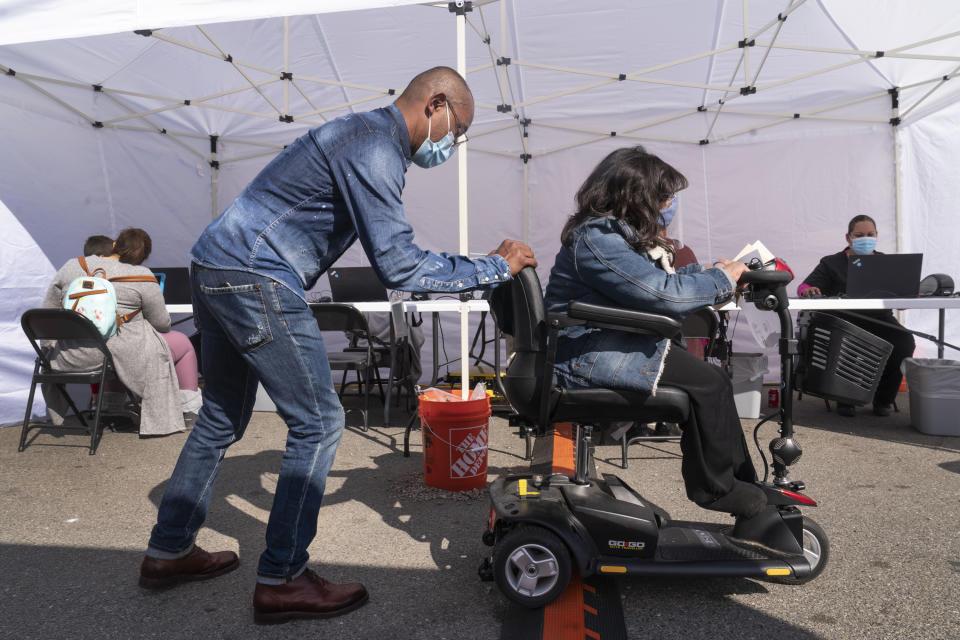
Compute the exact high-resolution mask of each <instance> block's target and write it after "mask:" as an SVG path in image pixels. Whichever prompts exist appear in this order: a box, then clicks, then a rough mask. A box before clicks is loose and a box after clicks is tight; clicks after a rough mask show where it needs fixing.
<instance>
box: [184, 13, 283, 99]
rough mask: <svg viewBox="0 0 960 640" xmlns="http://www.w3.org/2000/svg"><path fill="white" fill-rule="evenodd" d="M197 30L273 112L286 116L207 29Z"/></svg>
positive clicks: (199, 27) (198, 26)
mask: <svg viewBox="0 0 960 640" xmlns="http://www.w3.org/2000/svg"><path fill="white" fill-rule="evenodd" d="M197 29H199V30H200V33H202V34H203V36H204V37H205V38H206V39H207V40H209V41H210V44H212V45H213V46H214V48H215V49H216V50H217V51H219V52H220V54H221V55H222V56H223V59H224V60H226V61H227V62H229V63H230V65H231V66H232V67H233V68H234V69H236V70H237V73H239V74H240V75H241V76H243V79H244V80H246V81H247V82H248V83H249V84H250V86H251V87H253V88H254V89H255V90H256V92H257V93H259V94H260V97H261V98H263V99H264V100H265V101H266V102H267V104H269V105H270V106H271V107H273V110H274V111H276V112H277V113H278V114H279V115H281V116H282V115H284V112H283V111H281V110H280V107H278V106H277V105H276V104H274V102H273V100H271V99H270V98H268V97H267V94H265V93H264V92H263V91H261V89H260V87H259V86H257V83H256V82H254V81H253V80H252V79H251V78H250V76H248V75H247V73H246V72H245V71H244V70H243V69H241V68H240V66H239V65H238V64H237V63H236V62H234V60H233V56H231V55H230V54H229V53H227V52H226V51H224V50H223V49H222V48H221V47H220V45H218V44H217V43H216V41H215V40H214V39H213V37H212V36H211V35H210V34H209V33H207V30H206V29H204V28H203V27H201V26H200V25H197Z"/></svg>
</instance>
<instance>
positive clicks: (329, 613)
mask: <svg viewBox="0 0 960 640" xmlns="http://www.w3.org/2000/svg"><path fill="white" fill-rule="evenodd" d="M368 599H369V596H368V595H367V589H366V587H364V586H363V585H362V584H360V583H359V582H350V583H348V584H334V583H333V582H327V581H326V580H324V579H323V578H321V577H320V576H318V575H317V574H316V573H314V572H313V571H311V570H310V569H307V570H306V571H304V572H303V573H302V574H300V576H299V577H298V578H297V579H296V580H293V581H291V582H288V583H286V584H261V583H259V582H258V583H257V588H256V589H255V590H254V592H253V621H254V622H256V623H257V624H278V623H281V622H287V621H288V620H294V619H299V618H332V617H334V616H339V615H341V614H344V613H347V612H349V611H353V610H354V609H357V608H359V607H361V606H363V605H364V604H366V602H367V600H368Z"/></svg>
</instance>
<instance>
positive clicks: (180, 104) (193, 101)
mask: <svg viewBox="0 0 960 640" xmlns="http://www.w3.org/2000/svg"><path fill="white" fill-rule="evenodd" d="M274 82H280V78H270V79H269V80H264V81H262V82H260V83H259V84H260V86H264V85H268V84H273V83H274ZM249 90H250V87H240V88H239V89H228V90H226V91H221V92H219V93H214V94H211V95H208V96H203V97H202V98H193V99H191V100H190V105H193V106H201V105H202V104H203V103H204V102H207V101H208V100H215V99H216V98H222V97H223V96H228V95H231V94H234V93H241V92H243V91H249ZM104 91H105V92H113V93H120V94H125V95H130V93H129V92H123V91H118V90H116V89H106V88H105V89H104ZM134 95H135V94H134ZM147 97H151V96H147ZM157 99H158V100H171V101H173V102H174V104H168V105H166V106H163V107H157V108H156V109H149V110H147V111H139V112H136V113H133V114H131V115H128V116H122V117H119V118H113V119H111V120H105V121H104V124H114V123H117V122H122V121H124V120H131V119H133V118H138V117H140V116H149V115H153V114H155V113H160V112H162V111H169V110H170V109H179V108H180V107H186V106H189V105H188V104H187V103H186V102H185V101H184V100H181V99H179V98H157ZM241 113H247V114H249V115H264V114H257V113H254V112H241ZM265 116H266V117H268V118H270V119H271V120H273V119H274V116H275V114H265Z"/></svg>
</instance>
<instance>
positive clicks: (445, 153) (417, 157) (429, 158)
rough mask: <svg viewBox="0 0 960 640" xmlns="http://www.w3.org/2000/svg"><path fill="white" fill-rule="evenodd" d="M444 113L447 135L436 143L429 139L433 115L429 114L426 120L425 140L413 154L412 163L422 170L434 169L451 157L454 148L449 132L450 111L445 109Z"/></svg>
mask: <svg viewBox="0 0 960 640" xmlns="http://www.w3.org/2000/svg"><path fill="white" fill-rule="evenodd" d="M444 111H446V112H447V135H445V136H443V137H442V138H440V139H439V140H437V141H436V142H434V141H433V140H431V139H430V128H431V127H432V126H433V115H432V114H431V116H430V119H429V120H427V138H426V139H425V140H424V141H423V144H421V145H420V148H419V149H417V152H416V153H415V154H413V162H414V163H415V164H416V165H417V166H418V167H423V168H424V169H430V168H431V167H436V166H437V165H441V164H443V163H444V162H446V161H447V160H448V159H449V158H450V156H452V155H453V151H454V149H455V148H456V147H455V146H454V144H453V140H454V135H453V131H451V130H450V109H449V108H447V109H444ZM434 113H436V112H434Z"/></svg>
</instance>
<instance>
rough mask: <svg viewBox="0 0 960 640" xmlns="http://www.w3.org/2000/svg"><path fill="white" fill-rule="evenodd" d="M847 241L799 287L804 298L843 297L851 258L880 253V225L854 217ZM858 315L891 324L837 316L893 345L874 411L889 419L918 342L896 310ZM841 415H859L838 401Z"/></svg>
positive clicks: (864, 311) (863, 312)
mask: <svg viewBox="0 0 960 640" xmlns="http://www.w3.org/2000/svg"><path fill="white" fill-rule="evenodd" d="M846 239H847V246H846V247H845V248H844V249H843V250H842V251H838V252H837V253H834V254H831V255H829V256H824V257H823V258H821V259H820V264H818V265H817V267H816V268H815V269H814V270H813V271H812V272H811V273H810V275H808V276H807V277H806V279H804V281H803V283H802V284H801V285H800V286H799V287H797V294H799V295H800V296H801V297H804V298H809V297H812V296H828V297H829V296H839V295H843V294H845V293H846V292H847V264H848V263H849V262H850V256H852V255H861V256H862V255H870V254H875V253H880V252H879V251H876V250H875V248H876V246H877V223H876V222H874V221H873V218H871V217H870V216H867V215H859V216H854V217H853V218H851V220H850V223H849V224H848V225H847V235H846ZM856 313H857V314H858V315H861V316H869V317H870V318H872V319H875V320H879V321H880V322H884V323H886V324H888V325H890V326H889V327H885V326H883V325H881V324H879V323H877V322H872V321H871V320H866V319H864V318H858V317H856V316H852V315H849V314H845V313H839V312H838V313H835V315H837V316H838V317H841V318H843V319H844V320H846V321H847V322H850V323H851V324H855V325H857V326H858V327H860V328H861V329H864V330H865V331H869V332H870V333H872V334H873V335H875V336H877V337H878V338H882V339H884V340H886V341H887V342H889V343H890V344H892V345H893V353H891V354H890V357H889V358H888V359H887V366H886V367H885V368H884V370H883V374H882V375H881V376H880V383H879V384H878V385H877V391H876V393H875V394H874V395H873V412H874V413H875V414H876V415H878V416H888V415H890V411H891V409H892V407H893V401H894V400H896V399H897V391H899V389H900V378H901V373H900V363H901V362H903V359H904V358H909V357H910V356H911V355H913V350H914V348H915V347H916V343H915V342H914V340H913V336H912V335H911V334H909V333H907V332H906V331H904V330H903V329H902V328H901V327H902V325H901V324H900V323H899V322H897V320H896V318H894V317H893V311H892V310H890V309H881V310H878V311H867V310H863V311H857V312H856ZM837 413H839V414H840V415H842V416H848V417H849V416H853V415H856V409H855V408H854V406H853V405H851V404H844V403H839V402H838V403H837Z"/></svg>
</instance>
